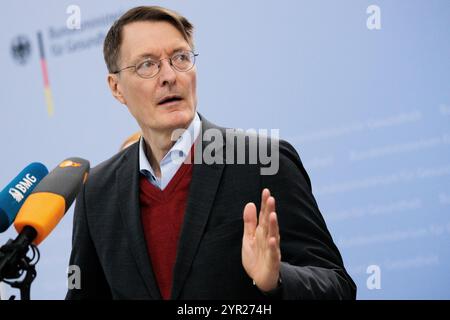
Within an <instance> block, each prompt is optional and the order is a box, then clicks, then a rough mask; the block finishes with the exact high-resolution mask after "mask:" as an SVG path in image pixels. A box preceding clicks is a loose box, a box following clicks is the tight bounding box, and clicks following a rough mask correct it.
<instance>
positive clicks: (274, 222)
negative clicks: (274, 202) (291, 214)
mask: <svg viewBox="0 0 450 320" xmlns="http://www.w3.org/2000/svg"><path fill="white" fill-rule="evenodd" d="M268 236H269V237H270V238H272V237H274V238H275V239H278V237H279V231H278V219H277V214H276V213H275V212H271V213H270V215H269V234H268Z"/></svg>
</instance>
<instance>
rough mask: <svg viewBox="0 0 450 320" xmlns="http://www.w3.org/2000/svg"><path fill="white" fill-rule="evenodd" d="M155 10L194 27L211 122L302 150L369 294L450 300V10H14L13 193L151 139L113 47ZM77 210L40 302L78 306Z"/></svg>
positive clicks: (346, 6)
mask: <svg viewBox="0 0 450 320" xmlns="http://www.w3.org/2000/svg"><path fill="white" fill-rule="evenodd" d="M72 4H76V5H77V6H78V7H79V9H80V13H81V29H79V30H70V29H68V28H67V26H66V22H67V20H68V19H70V17H71V13H67V9H68V7H69V6H70V5H72ZM140 4H147V5H149V4H160V5H163V6H166V7H168V8H171V9H175V10H177V11H179V12H180V13H181V14H183V15H185V16H187V17H188V18H189V19H190V20H191V21H192V22H193V23H194V25H195V27H196V32H195V42H196V51H197V52H198V53H199V54H200V55H199V57H198V60H197V61H198V63H197V70H198V96H199V104H198V110H199V111H200V112H202V113H203V114H204V115H205V116H206V117H207V118H208V119H210V120H212V121H213V122H215V123H217V124H220V125H224V126H228V127H237V128H244V129H247V128H256V129H259V128H267V129H270V128H278V129H280V136H281V137H282V138H284V139H286V140H288V141H290V142H291V143H292V144H293V145H294V146H295V147H296V149H297V151H298V152H299V154H300V156H301V158H302V160H303V161H304V165H305V167H306V169H307V170H308V172H309V174H310V177H311V180H312V183H313V192H314V194H315V196H316V199H317V201H318V204H319V207H320V209H321V212H322V214H323V216H324V218H325V220H326V222H327V224H328V227H329V229H330V231H331V233H332V235H333V237H334V240H335V242H336V244H337V245H338V247H339V248H340V250H341V253H342V255H343V258H344V262H345V265H346V267H347V268H348V271H349V273H350V274H351V275H352V277H353V278H354V280H355V281H356V283H357V285H358V298H360V299H412V298H415V299H422V298H423V299H431V298H445V299H449V298H450V276H449V273H448V270H449V269H450V252H449V248H450V179H449V177H450V151H449V146H450V125H449V123H450V72H449V71H450V59H449V57H450V41H449V39H450V1H448V0H441V1H439V0H428V1H425V0H423V1H415V0H399V1H385V0H378V1H364V0H359V1H357V0H354V1H350V0H348V1H331V0H330V1H317V0H314V1H313V0H311V1H298V0H295V1H294V0H291V1H287V0H281V1H280V0H277V1H274V0H270V1H256V0H251V1H237V0H233V1H230V0H226V1H225V0H223V1H222V0H221V1H206V0H205V1H152V2H143V1H118V0H115V1H112V0H108V1H106V0H101V1H100V0H97V1H86V0H79V1H77V3H73V1H72V0H70V1H65V0H64V1H43V0H40V1H23V0H22V1H8V2H5V3H2V8H3V9H2V13H1V19H0V37H1V38H0V61H1V72H2V79H1V86H0V106H1V110H0V119H1V126H0V146H1V154H2V157H1V170H0V185H1V186H4V185H6V184H7V183H8V182H9V181H10V180H11V179H12V178H13V177H14V176H15V175H16V174H17V173H18V172H19V171H20V170H22V169H23V168H24V167H25V166H26V165H27V164H29V163H30V162H33V161H40V162H43V163H44V164H46V165H47V167H48V168H49V170H51V169H53V168H54V167H55V166H56V165H57V164H58V162H59V161H61V160H62V159H64V158H67V157H69V156H79V157H84V158H86V159H89V160H90V161H91V165H93V166H94V165H96V164H98V163H99V162H101V161H103V160H105V159H107V158H109V157H110V156H111V155H113V154H114V153H115V152H117V151H118V148H119V146H120V145H121V143H122V142H123V141H124V139H125V138H126V137H127V136H129V135H130V134H131V133H133V132H135V131H137V130H138V127H137V125H136V123H135V122H134V119H133V118H132V117H131V115H129V113H128V111H127V109H126V108H125V107H124V106H122V105H120V104H119V103H118V102H116V101H115V100H114V98H113V97H112V96H111V94H110V92H109V89H108V87H107V83H106V72H107V71H106V67H105V64H104V62H103V56H102V42H103V38H104V36H105V34H106V32H107V30H108V28H109V26H110V25H111V23H112V21H113V20H114V19H116V18H117V17H118V16H119V15H120V14H121V13H123V12H124V11H126V10H127V9H129V8H131V7H133V6H135V5H140ZM371 5H376V6H377V8H378V9H379V15H374V13H373V12H372V11H370V8H369V13H368V12H367V9H368V7H369V6H371ZM377 18H379V20H376V19H377ZM374 19H375V20H374ZM368 21H369V27H370V25H372V24H373V23H374V21H376V22H380V24H379V27H380V28H379V29H371V28H369V27H368ZM375 24H376V23H375ZM38 33H40V34H41V39H42V49H43V51H44V54H45V60H46V64H47V67H48V82H49V86H48V88H47V90H46V89H45V86H44V78H43V72H42V69H41V62H40V55H41V53H40V49H39V40H38V39H39V37H38ZM46 92H47V98H46ZM49 92H50V93H51V100H50V98H49ZM49 108H53V114H52V115H51V112H49V110H50V109H49ZM72 212H73V208H72V209H71V210H70V211H69V212H68V213H67V214H66V217H65V218H64V219H63V220H62V221H61V223H60V224H59V226H58V227H57V228H56V229H55V231H54V232H53V233H52V234H51V235H50V236H49V237H48V238H47V239H46V240H45V241H44V243H43V244H42V245H41V254H42V257H41V261H40V262H39V264H38V267H37V271H38V276H37V278H36V280H35V282H34V283H33V286H32V298H34V299H61V298H63V297H64V295H65V291H66V269H67V264H68V260H69V254H70V247H71V232H72V215H73V213H72ZM11 237H15V230H14V229H13V228H11V229H10V230H8V232H6V233H4V234H1V235H0V243H4V242H6V241H7V239H8V238H11ZM8 292H9V293H10V294H12V293H14V294H17V292H16V291H15V290H11V289H9V290H8Z"/></svg>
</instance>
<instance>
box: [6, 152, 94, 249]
mask: <svg viewBox="0 0 450 320" xmlns="http://www.w3.org/2000/svg"><path fill="white" fill-rule="evenodd" d="M89 168H90V164H89V161H87V160H85V159H82V158H68V159H66V160H64V161H63V162H61V163H60V164H59V165H58V166H57V167H56V168H55V169H53V170H52V171H51V172H50V173H49V174H48V175H47V176H46V177H45V178H44V179H43V180H42V181H41V182H40V183H39V185H38V186H37V187H36V188H35V189H34V190H33V192H32V193H31V194H30V196H29V197H28V199H27V200H26V201H25V203H24V204H23V205H22V207H21V208H20V210H19V213H18V214H17V217H16V220H15V221H14V227H15V228H16V230H17V232H18V233H19V236H20V235H21V234H23V235H24V236H25V237H26V238H28V239H29V241H30V242H31V241H32V242H33V244H35V245H39V244H40V243H41V242H42V241H43V240H44V239H45V238H46V237H47V236H48V235H49V234H50V232H52V230H53V229H54V228H55V227H56V225H57V224H58V223H59V221H60V220H61V219H62V217H63V216H64V214H65V213H66V212H67V210H68V209H69V208H70V206H71V205H72V203H73V201H74V200H75V198H76V196H77V194H78V193H79V192H80V191H81V187H82V186H83V184H84V183H85V182H86V180H87V177H88V173H89Z"/></svg>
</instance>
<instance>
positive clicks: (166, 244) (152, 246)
mask: <svg viewBox="0 0 450 320" xmlns="http://www.w3.org/2000/svg"><path fill="white" fill-rule="evenodd" d="M192 167H193V166H192V164H186V163H183V164H182V165H181V167H180V168H179V169H178V171H177V173H176V174H175V176H174V177H173V178H172V180H170V182H169V184H168V185H167V187H166V188H165V189H164V190H160V189H158V188H157V187H155V186H154V185H152V184H151V183H150V182H149V181H148V180H147V178H146V177H144V176H141V178H140V197H139V198H140V206H141V219H142V225H143V227H144V234H145V240H146V242H147V252H148V254H149V256H150V259H151V263H152V267H153V273H154V274H155V277H156V281H157V283H158V286H159V290H160V292H161V295H162V297H163V299H166V300H167V299H169V298H170V293H171V289H172V278H173V268H174V264H175V258H176V255H177V247H178V239H179V236H180V229H181V225H182V223H183V217H184V211H185V209H186V203H187V199H188V192H189V185H190V182H191V178H192Z"/></svg>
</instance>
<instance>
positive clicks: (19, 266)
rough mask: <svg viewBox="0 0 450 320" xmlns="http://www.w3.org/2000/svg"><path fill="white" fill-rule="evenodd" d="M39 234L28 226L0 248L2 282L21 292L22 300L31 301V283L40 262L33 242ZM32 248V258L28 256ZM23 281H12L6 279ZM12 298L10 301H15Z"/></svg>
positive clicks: (0, 276)
mask: <svg viewBox="0 0 450 320" xmlns="http://www.w3.org/2000/svg"><path fill="white" fill-rule="evenodd" d="M36 236H37V232H36V230H35V229H34V228H32V227H28V226H26V227H25V228H23V230H22V232H21V233H20V234H19V235H18V236H17V238H16V239H15V240H12V239H9V240H8V242H7V243H6V244H5V245H3V246H2V247H0V281H3V282H5V283H7V284H9V285H10V286H11V287H13V288H18V289H19V290H20V298H21V300H30V289H31V283H32V282H33V280H34V279H35V278H36V267H35V266H36V263H37V262H38V261H39V258H40V254H39V249H38V248H37V247H36V246H35V245H34V244H32V243H31V242H32V241H33V240H34V239H35V238H36ZM29 248H31V251H32V253H33V255H32V257H31V258H30V257H28V256H27V252H28V250H29ZM24 274H25V276H24V277H23V278H22V279H21V280H17V281H11V280H6V279H18V278H20V277H22V276H23V275H24ZM14 298H15V296H12V297H11V298H10V300H12V299H14Z"/></svg>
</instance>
